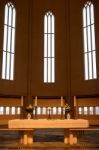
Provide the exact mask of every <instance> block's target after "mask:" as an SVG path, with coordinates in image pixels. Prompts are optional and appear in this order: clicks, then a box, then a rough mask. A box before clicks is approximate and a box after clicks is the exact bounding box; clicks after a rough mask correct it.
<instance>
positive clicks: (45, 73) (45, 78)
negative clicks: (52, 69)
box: [44, 58, 48, 82]
mask: <svg viewBox="0 0 99 150" xmlns="http://www.w3.org/2000/svg"><path fill="white" fill-rule="evenodd" d="M47 76H48V75H47V58H44V82H47Z"/></svg>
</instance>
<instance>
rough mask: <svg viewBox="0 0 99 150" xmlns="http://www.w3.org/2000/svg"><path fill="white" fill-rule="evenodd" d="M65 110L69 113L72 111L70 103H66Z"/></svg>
mask: <svg viewBox="0 0 99 150" xmlns="http://www.w3.org/2000/svg"><path fill="white" fill-rule="evenodd" d="M65 111H66V112H67V113H69V112H70V111H71V107H70V105H69V104H65Z"/></svg>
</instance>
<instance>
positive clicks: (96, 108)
mask: <svg viewBox="0 0 99 150" xmlns="http://www.w3.org/2000/svg"><path fill="white" fill-rule="evenodd" d="M95 112H96V115H99V107H95Z"/></svg>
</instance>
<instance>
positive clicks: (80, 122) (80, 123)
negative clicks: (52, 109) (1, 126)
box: [8, 119, 89, 129]
mask: <svg viewBox="0 0 99 150" xmlns="http://www.w3.org/2000/svg"><path fill="white" fill-rule="evenodd" d="M87 127H89V121H88V120H85V119H64V120H60V119H37V120H34V119H14V120H9V122H8V128H25V129H26V128H27V129H28V128H87Z"/></svg>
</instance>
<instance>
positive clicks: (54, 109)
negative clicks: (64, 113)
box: [53, 107, 57, 115]
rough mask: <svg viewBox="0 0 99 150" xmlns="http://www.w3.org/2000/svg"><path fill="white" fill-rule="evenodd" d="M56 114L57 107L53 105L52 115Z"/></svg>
mask: <svg viewBox="0 0 99 150" xmlns="http://www.w3.org/2000/svg"><path fill="white" fill-rule="evenodd" d="M56 114H57V109H56V107H53V115H56Z"/></svg>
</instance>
